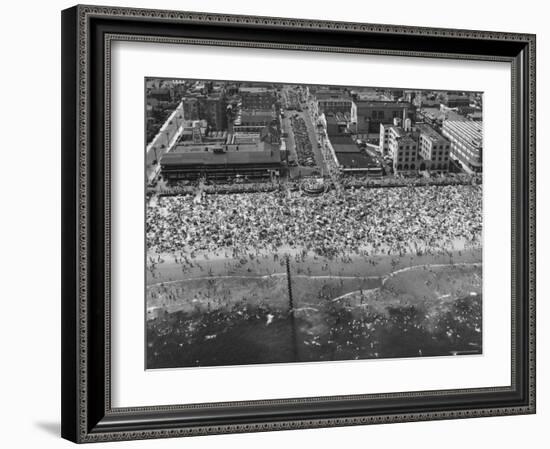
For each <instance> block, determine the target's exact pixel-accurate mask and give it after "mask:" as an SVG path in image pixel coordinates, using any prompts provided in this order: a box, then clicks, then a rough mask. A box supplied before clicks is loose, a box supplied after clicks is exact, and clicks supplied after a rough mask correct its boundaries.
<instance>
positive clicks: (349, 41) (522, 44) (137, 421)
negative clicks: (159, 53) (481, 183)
mask: <svg viewBox="0 0 550 449" xmlns="http://www.w3.org/2000/svg"><path fill="white" fill-rule="evenodd" d="M113 40H138V41H144V42H161V43H162V42H166V43H178V42H185V43H194V44H197V45H201V44H203V45H204V44H208V45H226V46H243V47H255V48H278V49H298V50H304V51H323V52H326V51H330V52H347V53H367V54H385V55H404V56H420V57H436V58H451V59H457V58H461V59H477V60H496V61H506V62H509V63H510V64H511V68H512V85H511V91H512V117H511V123H512V173H511V176H512V217H513V218H512V273H513V276H512V277H513V279H512V310H511V314H512V345H511V346H512V358H511V359H512V366H511V367H510V369H511V373H512V384H511V385H510V387H495V388H479V389H468V390H449V391H425V392H421V393H418V392H417V393H406V392H405V393H388V394H376V395H356V396H341V397H320V398H291V399H288V400H266V401H250V402H233V403H219V404H210V405H206V406H205V405H201V404H195V405H192V406H191V405H174V406H156V407H154V406H152V407H142V408H132V409H130V408H127V409H116V408H112V407H111V404H110V398H111V391H110V340H109V339H110V325H111V323H110V312H109V311H110V175H111V174H110V110H109V107H110V104H109V101H108V100H109V98H110V96H109V95H110V83H109V81H110V45H111V42H112V41H113ZM62 87H63V88H62V436H63V437H65V438H67V439H69V440H72V441H75V442H92V441H110V440H127V439H142V438H161V437H171V436H185V435H202V434H213V433H228V432H251V431H267V430H277V429H296V428H312V427H326V426H345V425H355V424H370V423H388V422H403V421H421V420H431V419H447V418H464V417H478V416H496V415H512V414H528V413H534V412H535V36H534V35H530V34H514V33H501V32H485V31H467V30H451V29H435V28H419V27H403V26H394V25H373V24H361V23H342V22H325V21H313V20H298V19H279V18H267V17H251V16H233V15H214V14H203V13H190V12H177V11H156V10H142V9H126V8H116V7H98V6H75V7H73V8H70V9H67V10H65V11H63V12H62Z"/></svg>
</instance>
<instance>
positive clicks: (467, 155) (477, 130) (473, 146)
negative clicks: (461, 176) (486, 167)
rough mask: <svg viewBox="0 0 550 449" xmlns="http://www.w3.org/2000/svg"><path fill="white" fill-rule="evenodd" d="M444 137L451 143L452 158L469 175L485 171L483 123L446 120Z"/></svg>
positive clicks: (443, 128) (443, 129)
mask: <svg viewBox="0 0 550 449" xmlns="http://www.w3.org/2000/svg"><path fill="white" fill-rule="evenodd" d="M442 132H443V136H445V137H446V138H447V139H448V140H449V141H450V143H451V157H453V158H454V159H457V160H458V161H459V162H460V164H461V166H462V168H463V169H464V170H465V171H466V172H468V173H481V172H482V170H483V122H482V121H477V122H476V121H470V120H468V121H454V120H446V121H444V122H443V127H442Z"/></svg>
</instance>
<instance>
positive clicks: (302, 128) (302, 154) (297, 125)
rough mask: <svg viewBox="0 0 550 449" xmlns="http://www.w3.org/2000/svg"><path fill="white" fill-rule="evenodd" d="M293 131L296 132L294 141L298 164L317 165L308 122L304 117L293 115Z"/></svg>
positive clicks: (305, 165)
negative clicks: (308, 130)
mask: <svg viewBox="0 0 550 449" xmlns="http://www.w3.org/2000/svg"><path fill="white" fill-rule="evenodd" d="M291 124H292V132H293V133H294V141H295V143H296V154H297V155H298V165H301V166H304V167H315V166H316V165H317V164H316V163H315V157H314V155H313V147H312V145H311V140H310V138H309V134H308V132H307V126H306V122H305V121H304V119H303V118H302V117H298V118H295V117H292V118H291Z"/></svg>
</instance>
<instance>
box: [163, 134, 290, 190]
mask: <svg viewBox="0 0 550 449" xmlns="http://www.w3.org/2000/svg"><path fill="white" fill-rule="evenodd" d="M160 165H161V172H162V175H163V176H164V177H165V178H166V179H167V180H169V181H178V180H194V179H198V178H202V177H204V178H208V179H227V178H234V177H236V176H244V177H247V178H250V179H260V178H269V177H271V176H272V175H278V174H279V172H280V169H281V151H280V149H279V146H276V145H271V144H270V143H267V142H262V141H260V142H246V143H238V144H213V145H178V146H176V147H174V148H173V149H172V151H170V152H168V153H166V154H165V155H163V156H162V158H161V160H160Z"/></svg>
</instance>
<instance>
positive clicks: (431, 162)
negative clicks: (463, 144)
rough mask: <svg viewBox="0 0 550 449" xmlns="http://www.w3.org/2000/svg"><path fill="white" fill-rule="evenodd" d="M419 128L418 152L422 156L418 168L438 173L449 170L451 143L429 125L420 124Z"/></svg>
mask: <svg viewBox="0 0 550 449" xmlns="http://www.w3.org/2000/svg"><path fill="white" fill-rule="evenodd" d="M419 129H420V139H419V151H418V154H419V155H420V157H421V158H422V162H421V163H420V165H419V169H420V170H430V171H432V172H439V173H443V172H447V171H449V157H450V152H451V143H450V142H449V141H448V140H447V139H445V137H443V136H442V135H441V134H439V133H438V132H437V131H435V130H434V129H433V128H432V127H431V126H429V125H421V126H420V127H419Z"/></svg>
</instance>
